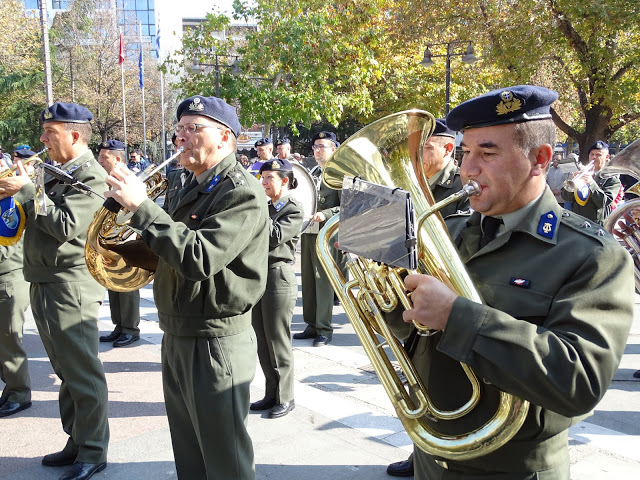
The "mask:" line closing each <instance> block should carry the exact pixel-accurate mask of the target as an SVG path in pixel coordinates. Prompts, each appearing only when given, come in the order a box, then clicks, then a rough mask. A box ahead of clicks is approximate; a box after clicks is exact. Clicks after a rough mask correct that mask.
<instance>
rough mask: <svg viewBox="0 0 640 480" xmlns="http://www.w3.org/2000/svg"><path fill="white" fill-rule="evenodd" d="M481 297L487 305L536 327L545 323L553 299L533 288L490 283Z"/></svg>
mask: <svg viewBox="0 0 640 480" xmlns="http://www.w3.org/2000/svg"><path fill="white" fill-rule="evenodd" d="M481 295H482V298H483V299H484V303H486V304H487V305H489V306H491V307H493V308H496V309H498V310H501V311H503V312H505V313H508V314H509V315H511V316H512V317H515V318H520V319H523V320H527V321H528V322H530V323H535V324H536V325H541V324H542V323H543V321H544V319H545V318H546V317H547V315H548V314H549V310H550V309H551V300H552V297H551V296H550V295H548V294H547V293H545V292H541V291H539V290H536V289H535V288H533V287H529V288H527V287H523V286H517V285H510V284H508V283H507V284H505V283H489V284H486V285H485V286H484V288H483V290H482V292H481Z"/></svg>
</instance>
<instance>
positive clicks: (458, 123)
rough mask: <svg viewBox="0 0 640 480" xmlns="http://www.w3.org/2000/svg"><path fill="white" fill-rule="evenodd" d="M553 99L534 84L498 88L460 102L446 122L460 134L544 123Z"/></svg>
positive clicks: (546, 91)
mask: <svg viewBox="0 0 640 480" xmlns="http://www.w3.org/2000/svg"><path fill="white" fill-rule="evenodd" d="M557 99H558V94H557V93H556V92H554V91H553V90H549V89H548V88H544V87H537V86H535V85H516V86H514V87H507V88H501V89H498V90H493V91H491V92H489V93H485V94H484V95H480V96H479V97H476V98H472V99H471V100H467V101H466V102H463V103H461V104H460V105H458V106H457V107H455V108H454V109H453V110H451V111H450V112H449V114H448V115H447V118H446V123H447V125H448V127H449V128H451V129H453V130H457V131H461V130H464V129H466V128H480V127H491V126H493V125H503V124H506V123H521V122H530V121H533V120H544V119H548V118H551V104H552V103H553V102H555V101H556V100H557Z"/></svg>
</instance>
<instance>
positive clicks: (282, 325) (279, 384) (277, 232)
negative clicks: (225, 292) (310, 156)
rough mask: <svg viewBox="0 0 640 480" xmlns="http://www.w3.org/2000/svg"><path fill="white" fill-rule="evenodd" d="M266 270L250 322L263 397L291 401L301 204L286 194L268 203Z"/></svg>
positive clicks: (301, 216)
mask: <svg viewBox="0 0 640 480" xmlns="http://www.w3.org/2000/svg"><path fill="white" fill-rule="evenodd" d="M269 217H271V225H270V229H269V272H268V276H267V289H266V290H265V292H264V296H263V297H262V299H261V300H260V301H259V302H258V304H257V305H256V306H255V307H254V308H253V312H252V319H251V321H252V324H253V329H254V330H255V331H256V338H257V341H258V359H259V360H260V366H261V367H262V371H263V372H264V376H265V380H266V382H265V383H266V385H265V395H264V397H265V398H273V399H275V401H276V404H280V403H286V402H290V401H291V400H293V383H294V378H293V352H292V350H291V318H292V317H293V309H294V307H295V306H296V299H297V298H298V282H297V280H296V274H295V273H294V271H293V263H294V259H295V252H296V244H297V243H298V239H299V238H300V228H301V227H302V218H303V213H302V206H301V205H300V202H298V200H296V199H295V198H293V197H291V196H289V195H286V196H283V197H282V198H280V199H279V200H278V201H277V202H276V204H275V205H273V203H271V202H269Z"/></svg>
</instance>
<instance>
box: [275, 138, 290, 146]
mask: <svg viewBox="0 0 640 480" xmlns="http://www.w3.org/2000/svg"><path fill="white" fill-rule="evenodd" d="M287 144H291V141H290V140H289V139H288V138H287V137H282V138H279V139H278V140H276V147H278V146H280V145H287Z"/></svg>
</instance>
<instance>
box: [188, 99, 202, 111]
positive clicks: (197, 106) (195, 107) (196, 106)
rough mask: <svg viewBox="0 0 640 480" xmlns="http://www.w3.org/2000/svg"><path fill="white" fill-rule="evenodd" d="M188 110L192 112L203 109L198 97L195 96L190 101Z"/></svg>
mask: <svg viewBox="0 0 640 480" xmlns="http://www.w3.org/2000/svg"><path fill="white" fill-rule="evenodd" d="M189 110H191V111H192V112H201V111H202V110H204V105H203V104H202V102H201V101H200V99H199V98H198V97H196V98H194V99H193V102H191V105H189Z"/></svg>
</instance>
